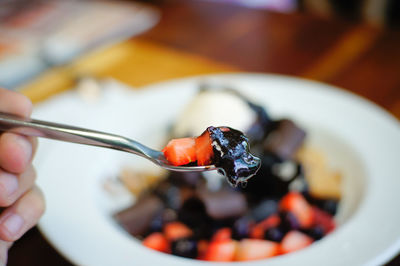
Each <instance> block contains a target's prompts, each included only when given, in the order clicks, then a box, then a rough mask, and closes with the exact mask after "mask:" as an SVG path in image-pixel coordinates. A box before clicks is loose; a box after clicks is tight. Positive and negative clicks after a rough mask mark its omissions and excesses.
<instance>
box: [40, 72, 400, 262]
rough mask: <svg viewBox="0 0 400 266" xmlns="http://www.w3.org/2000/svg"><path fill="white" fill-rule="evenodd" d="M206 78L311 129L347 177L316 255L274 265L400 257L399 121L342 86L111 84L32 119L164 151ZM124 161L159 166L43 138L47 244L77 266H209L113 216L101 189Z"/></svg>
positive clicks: (252, 79)
mask: <svg viewBox="0 0 400 266" xmlns="http://www.w3.org/2000/svg"><path fill="white" fill-rule="evenodd" d="M201 81H207V82H218V83H221V84H227V85H231V86H232V87H234V88H236V89H238V90H239V91H241V92H242V93H244V94H246V95H247V96H248V97H249V98H251V99H254V100H255V101H257V102H259V103H261V104H262V105H264V106H265V107H266V108H267V110H268V111H269V113H270V114H271V115H272V116H273V117H275V118H278V117H282V116H287V117H290V118H293V119H294V120H296V121H297V122H298V123H299V124H300V125H302V126H304V127H305V128H306V129H307V131H308V133H309V136H308V140H309V142H310V145H317V146H319V147H320V148H321V149H322V150H324V151H325V152H326V154H327V155H328V157H329V161H330V162H331V163H332V165H333V166H334V167H336V168H338V169H340V171H342V172H343V175H344V184H343V190H344V196H343V202H342V204H341V207H340V210H339V214H338V217H337V219H338V222H339V223H340V226H339V228H338V229H337V230H335V231H334V232H333V233H332V234H330V235H329V236H327V237H325V238H324V239H322V240H321V241H319V242H317V243H315V244H313V245H312V246H310V247H309V248H306V249H304V250H301V251H299V252H295V253H292V254H289V255H285V256H279V257H275V258H271V259H269V260H268V265H271V266H273V265H377V264H381V263H383V262H385V261H387V260H388V259H390V258H391V257H392V256H394V255H395V254H396V253H397V252H398V251H399V249H400V212H399V211H398V206H397V205H398V203H399V202H400V163H399V158H400V126H399V123H398V121H397V120H396V119H395V118H393V117H392V116H390V115H389V114H387V113H386V112H385V111H383V110H382V109H381V108H379V107H377V106H375V105H373V104H371V103H370V102H368V101H366V100H363V99H361V98H359V97H357V96H355V95H352V94H349V93H346V92H344V91H342V90H340V89H337V88H333V87H330V86H327V85H324V84H321V83H316V82H310V81H306V80H301V79H295V78H289V77H284V76H273V75H261V74H260V75H259V74H227V75H213V76H201V77H194V78H187V79H179V80H172V81H169V82H165V83H159V84H155V85H153V86H149V87H148V88H147V89H146V90H141V91H136V92H135V91H129V90H127V89H123V88H121V87H123V86H122V85H118V84H116V83H112V84H111V85H110V84H109V85H107V86H105V87H107V88H106V89H105V91H104V93H103V94H102V96H101V98H100V99H99V101H98V102H96V103H87V102H85V101H83V100H82V99H81V98H80V97H78V96H77V95H76V94H75V93H74V92H68V93H65V94H63V95H60V96H57V97H55V98H53V99H51V100H49V101H47V102H46V103H44V104H42V105H40V106H38V107H37V109H36V111H35V114H34V116H35V118H38V119H48V120H52V121H57V122H64V123H71V124H74V125H78V126H84V127H88V128H93V129H97V130H102V131H107V132H113V133H117V134H121V135H124V136H128V137H131V138H134V139H136V140H139V141H142V142H143V143H146V144H148V145H149V146H152V147H154V148H158V147H159V145H160V144H161V141H162V136H163V134H164V132H165V129H166V128H167V126H168V124H169V123H171V122H172V121H173V120H174V118H175V117H176V116H177V114H178V113H179V111H180V110H181V109H182V108H183V107H184V105H185V104H186V103H187V102H188V101H189V100H190V99H191V97H192V96H193V95H194V94H195V93H196V90H197V86H198V84H199V82H201ZM126 163H130V164H131V165H133V166H134V167H143V166H144V167H153V166H151V165H150V163H148V162H146V161H145V160H144V159H142V158H139V157H135V156H132V155H129V154H124V153H121V152H117V151H112V150H106V149H101V148H95V147H88V146H83V145H76V144H69V143H62V142H56V141H52V140H41V144H40V149H39V152H38V154H37V158H36V160H35V165H36V167H37V171H38V173H39V179H38V182H39V185H40V186H41V187H42V189H43V190H44V193H45V196H46V199H47V212H46V214H45V215H44V217H43V219H42V220H41V221H40V229H41V230H42V232H43V233H44V234H45V236H46V237H47V238H48V240H49V241H50V242H51V243H52V244H53V245H54V246H55V247H56V248H57V249H58V250H59V251H60V252H61V253H62V254H64V255H65V257H67V258H68V259H70V260H71V261H72V262H73V263H76V264H79V265H96V266H99V265H163V266H180V265H182V266H183V265H188V263H190V265H193V266H195V265H205V264H204V262H201V261H195V260H190V261H189V260H187V259H183V258H179V257H176V256H170V255H166V254H162V253H159V252H155V251H152V250H150V249H147V248H145V247H143V246H141V245H140V243H139V242H138V241H137V240H135V239H134V238H132V237H130V236H129V235H128V234H127V233H126V232H124V231H123V230H122V229H121V228H120V227H118V225H117V224H116V223H115V221H114V220H113V219H112V218H111V216H110V212H111V209H112V207H113V206H111V205H112V204H111V205H110V199H109V198H107V197H108V194H107V193H106V192H105V191H104V189H103V187H102V185H101V183H102V180H103V179H104V178H105V177H107V176H110V175H115V174H117V173H118V171H119V169H120V168H121V167H122V165H123V164H126ZM114 207H115V206H114ZM265 263H266V261H255V262H251V263H250V262H249V263H246V265H260V266H261V265H264V264H265ZM218 265H220V264H218ZM235 265H239V263H235Z"/></svg>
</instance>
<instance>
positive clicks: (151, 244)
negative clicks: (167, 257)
mask: <svg viewBox="0 0 400 266" xmlns="http://www.w3.org/2000/svg"><path fill="white" fill-rule="evenodd" d="M142 243H143V245H145V246H146V247H148V248H151V249H155V250H158V251H161V252H165V253H169V252H170V245H169V242H168V240H167V238H166V237H165V236H164V235H163V234H162V233H160V232H155V233H152V234H150V235H148V236H147V237H146V238H145V239H143V242H142Z"/></svg>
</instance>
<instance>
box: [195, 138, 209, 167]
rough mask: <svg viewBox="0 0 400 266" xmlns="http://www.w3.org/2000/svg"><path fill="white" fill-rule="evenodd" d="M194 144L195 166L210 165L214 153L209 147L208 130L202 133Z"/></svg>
mask: <svg viewBox="0 0 400 266" xmlns="http://www.w3.org/2000/svg"><path fill="white" fill-rule="evenodd" d="M195 142H196V157H197V165H209V164H211V160H212V157H213V156H214V151H213V147H212V145H211V143H212V140H211V136H210V133H209V132H208V130H206V131H204V132H203V134H201V135H200V136H198V137H197V138H196V140H195Z"/></svg>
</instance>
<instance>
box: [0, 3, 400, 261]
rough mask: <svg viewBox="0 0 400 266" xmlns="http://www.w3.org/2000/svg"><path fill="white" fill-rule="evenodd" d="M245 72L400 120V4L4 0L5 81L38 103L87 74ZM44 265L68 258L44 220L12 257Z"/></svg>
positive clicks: (0, 35) (133, 79) (1, 69)
mask: <svg viewBox="0 0 400 266" xmlns="http://www.w3.org/2000/svg"><path fill="white" fill-rule="evenodd" d="M243 71H245V72H261V73H274V74H284V75H291V76H297V77H302V78H307V79H313V80H317V81H322V82H325V83H329V84H333V85H336V86H339V87H342V88H344V89H345V90H348V91H351V92H354V93H356V94H358V95H360V96H362V97H365V98H367V99H369V100H371V101H373V102H374V103H376V104H378V105H379V106H381V107H383V108H385V109H386V110H387V111H389V112H390V113H391V114H393V115H394V116H396V117H397V118H399V119H400V1H398V0H148V1H145V0H143V1H84V0H64V1H61V0H52V1H50V0H47V1H46V0H31V1H28V0H2V1H0V86H1V87H5V88H8V89H11V90H18V91H21V92H23V93H24V94H26V95H27V96H29V97H30V98H31V99H32V101H34V102H35V103H37V102H40V101H44V100H46V99H47V98H49V97H51V96H52V95H55V94H57V93H59V92H62V91H65V90H68V89H71V88H75V87H77V86H79V85H82V82H84V81H87V80H91V81H94V82H101V81H102V80H104V79H109V78H112V79H116V80H118V81H120V82H122V83H125V84H127V85H129V86H131V87H133V88H139V87H141V86H143V85H147V84H150V83H152V82H157V81H163V80H167V79H171V78H177V77H185V76H190V75H198V74H208V73H224V72H243ZM21 254H23V255H21ZM45 264H46V265H47V264H49V265H70V264H69V262H67V261H66V260H65V259H63V258H62V257H61V256H60V255H58V254H57V252H56V251H55V250H53V249H52V247H51V246H50V245H49V244H47V242H46V240H44V238H43V237H42V236H41V235H40V233H39V232H38V230H37V229H36V228H34V229H33V230H31V231H30V232H29V233H28V234H27V235H26V236H25V237H24V238H23V239H21V240H20V241H19V242H17V243H16V244H15V245H14V247H13V248H12V249H11V251H10V260H9V265H45ZM399 264H400V258H397V259H395V260H393V261H392V262H391V263H389V264H388V265H399Z"/></svg>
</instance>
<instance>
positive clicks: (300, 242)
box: [280, 230, 313, 254]
mask: <svg viewBox="0 0 400 266" xmlns="http://www.w3.org/2000/svg"><path fill="white" fill-rule="evenodd" d="M312 242H313V239H312V238H311V237H309V236H307V235H306V234H304V233H302V232H299V231H295V230H292V231H289V232H288V233H287V234H286V235H285V236H284V237H283V239H282V241H281V245H280V252H281V253H282V254H286V253H289V252H293V251H296V250H299V249H302V248H305V247H307V246H308V245H310V244H311V243H312Z"/></svg>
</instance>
